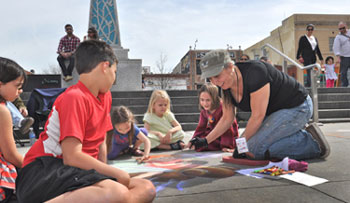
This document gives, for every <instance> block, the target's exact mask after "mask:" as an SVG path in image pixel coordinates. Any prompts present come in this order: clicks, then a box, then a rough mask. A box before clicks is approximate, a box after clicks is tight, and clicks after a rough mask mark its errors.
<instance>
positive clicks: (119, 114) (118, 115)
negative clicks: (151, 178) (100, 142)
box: [107, 106, 151, 161]
mask: <svg viewBox="0 0 350 203" xmlns="http://www.w3.org/2000/svg"><path fill="white" fill-rule="evenodd" d="M111 118H112V123H113V126H114V130H113V136H112V139H111V143H107V146H110V145H111V152H109V153H108V155H107V157H108V159H115V158H116V157H117V156H118V155H119V154H126V153H130V154H131V155H134V156H142V157H141V158H140V159H139V161H143V160H147V159H148V158H149V152H150V150H151V142H150V141H149V139H148V138H147V137H146V135H147V130H146V129H145V128H138V127H137V126H136V124H135V123H134V115H133V114H132V112H131V111H130V110H129V109H128V108H127V107H125V106H117V107H114V108H113V109H112V112H111ZM142 143H143V144H144V149H145V150H144V151H145V152H144V153H143V152H142V151H140V150H139V146H140V145H141V144H142ZM107 151H108V150H107Z"/></svg>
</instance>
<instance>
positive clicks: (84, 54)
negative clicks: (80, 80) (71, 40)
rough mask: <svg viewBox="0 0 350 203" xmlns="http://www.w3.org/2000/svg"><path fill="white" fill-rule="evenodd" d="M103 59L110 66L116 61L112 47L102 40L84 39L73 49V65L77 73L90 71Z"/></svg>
mask: <svg viewBox="0 0 350 203" xmlns="http://www.w3.org/2000/svg"><path fill="white" fill-rule="evenodd" d="M104 61H108V62H109V66H110V67H111V66H112V65H113V64H114V63H118V60H117V57H116V56H115V54H114V51H113V49H112V48H111V47H110V46H109V45H108V44H107V43H106V42H104V41H98V40H86V41H84V42H82V43H80V44H79V46H78V48H77V50H76V51H75V67H76V69H77V72H78V74H79V75H80V74H82V73H89V72H91V71H92V70H93V69H94V68H95V67H96V66H97V65H98V64H99V63H101V62H104Z"/></svg>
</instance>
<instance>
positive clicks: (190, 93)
mask: <svg viewBox="0 0 350 203" xmlns="http://www.w3.org/2000/svg"><path fill="white" fill-rule="evenodd" d="M152 92H153V91H124V92H122V91H118V92H112V97H113V98H135V97H148V98H150V97H151V94H152ZM167 93H168V95H169V96H170V97H184V96H197V95H198V91H197V90H186V91H184V90H168V91H167Z"/></svg>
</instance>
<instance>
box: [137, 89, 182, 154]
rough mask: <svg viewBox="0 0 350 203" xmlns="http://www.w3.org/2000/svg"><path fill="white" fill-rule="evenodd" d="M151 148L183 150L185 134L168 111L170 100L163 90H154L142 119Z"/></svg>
mask: <svg viewBox="0 0 350 203" xmlns="http://www.w3.org/2000/svg"><path fill="white" fill-rule="evenodd" d="M143 122H144V124H145V128H146V129H147V131H148V138H149V139H150V141H151V148H152V149H153V148H158V149H172V150H179V149H183V148H184V146H185V144H184V142H183V141H182V139H183V138H184V135H185V132H184V131H182V127H181V125H180V124H179V122H177V120H176V119H175V116H174V114H173V113H172V112H171V111H170V98H169V95H168V94H167V93H166V91H164V90H154V91H153V93H152V95H151V98H150V101H149V104H148V109H147V113H146V114H145V115H144V117H143Z"/></svg>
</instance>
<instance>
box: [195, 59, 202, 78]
mask: <svg viewBox="0 0 350 203" xmlns="http://www.w3.org/2000/svg"><path fill="white" fill-rule="evenodd" d="M200 62H201V60H196V74H197V75H201V74H202V71H201V67H200V65H199V64H200Z"/></svg>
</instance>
